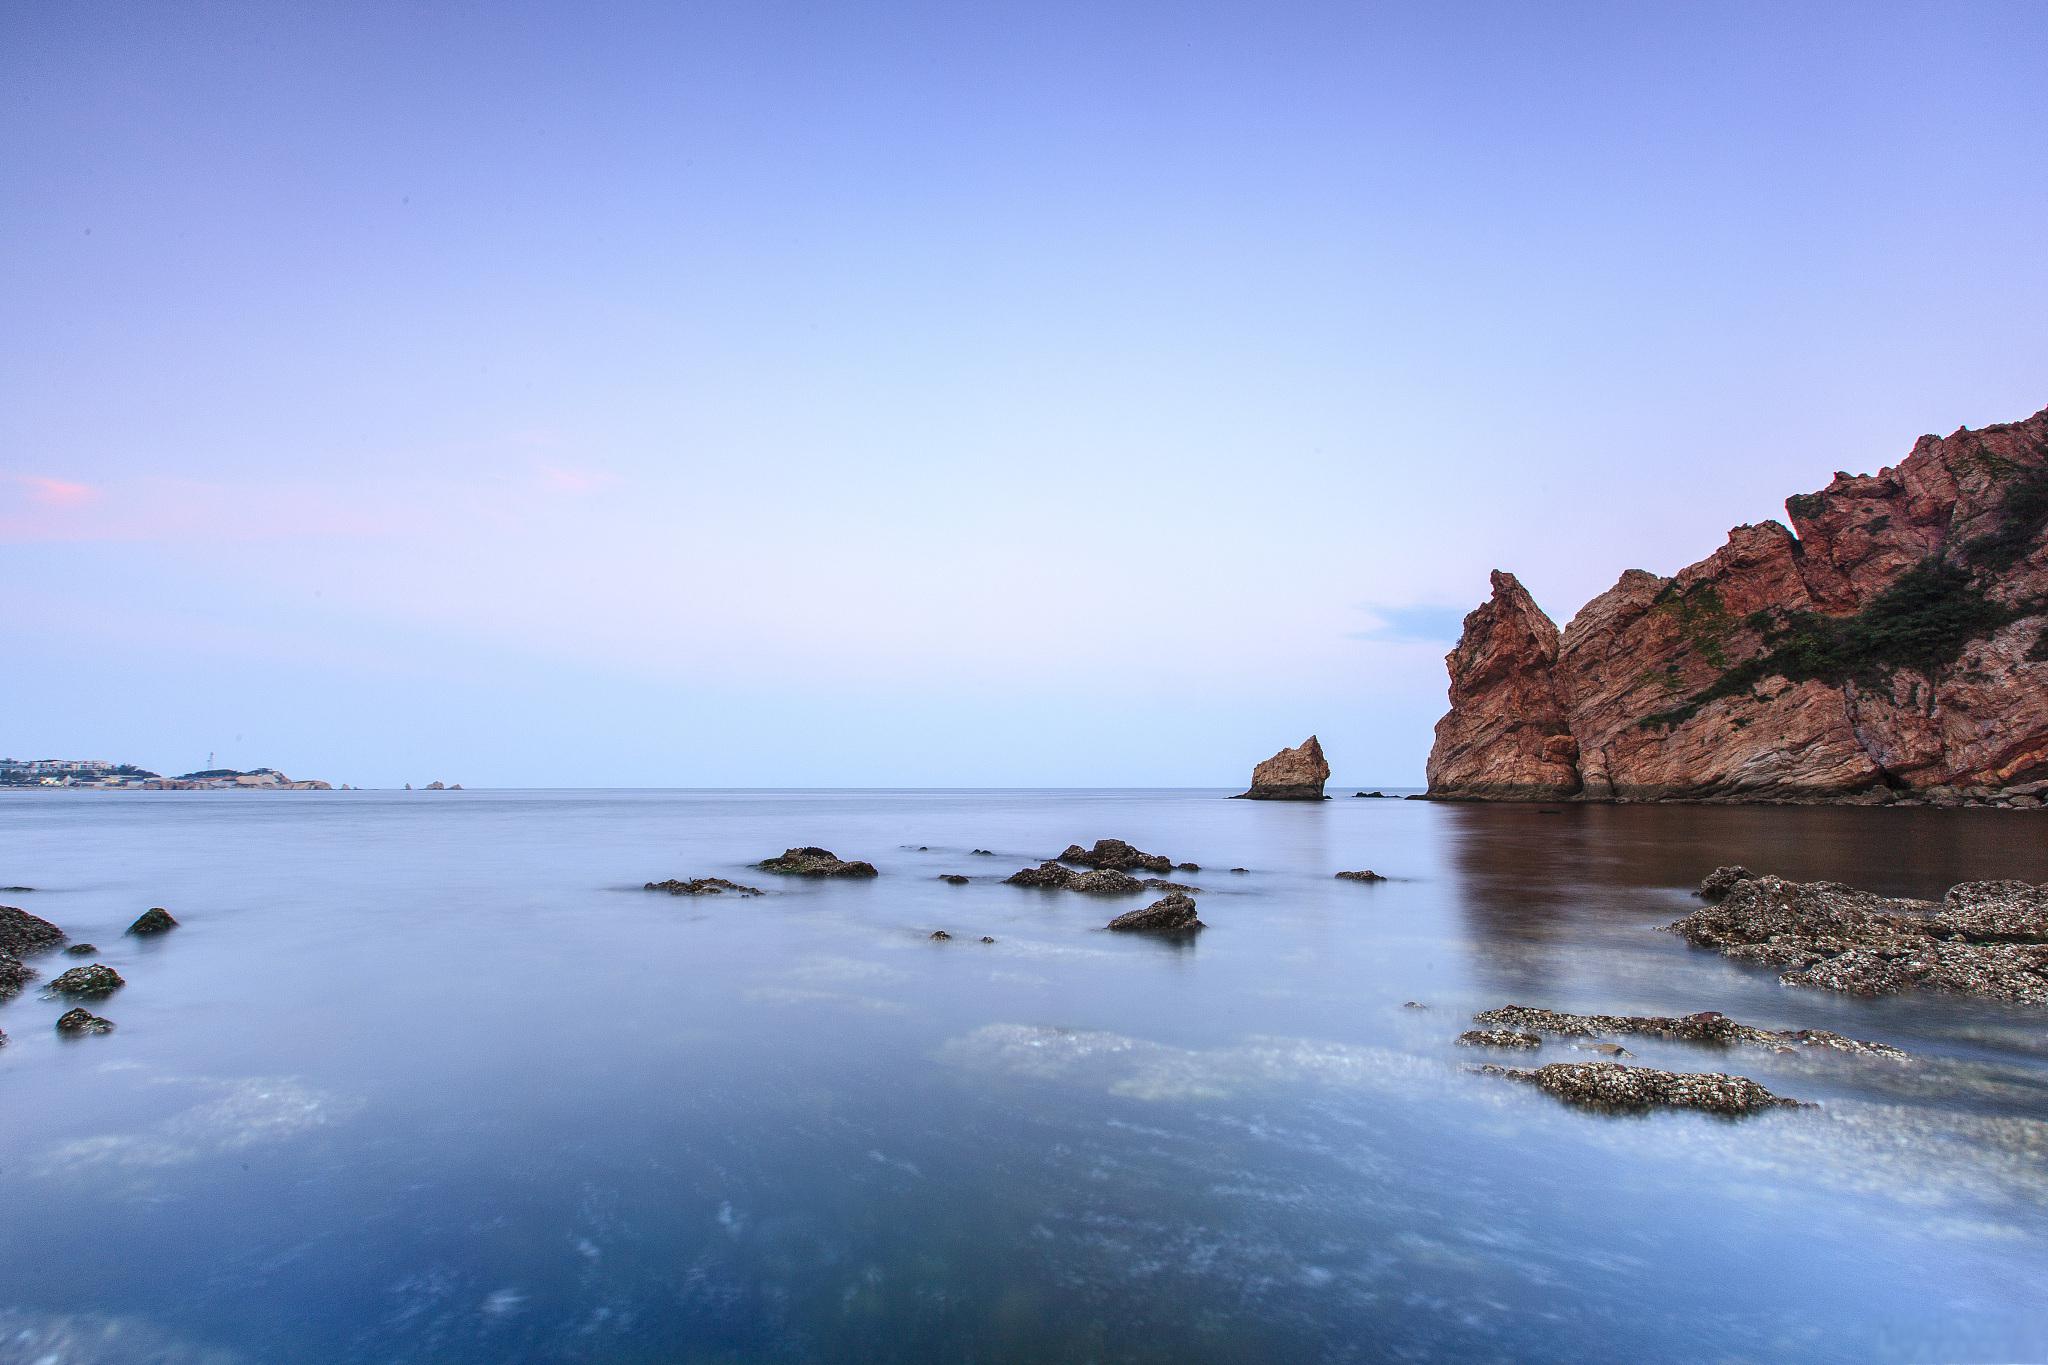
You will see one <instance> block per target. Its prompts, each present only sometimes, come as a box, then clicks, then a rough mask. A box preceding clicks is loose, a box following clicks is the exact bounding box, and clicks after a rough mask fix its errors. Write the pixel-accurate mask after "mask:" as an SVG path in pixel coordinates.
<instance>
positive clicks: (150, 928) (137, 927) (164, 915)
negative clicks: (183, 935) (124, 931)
mask: <svg viewBox="0 0 2048 1365" xmlns="http://www.w3.org/2000/svg"><path fill="white" fill-rule="evenodd" d="M177 927H178V922H177V921H176V920H174V919H172V918H171V912H170V911H168V910H166V909H164V908H163V907H162V906H161V905H153V906H151V907H150V908H149V909H147V910H145V911H143V912H142V913H141V914H140V915H137V916H136V917H135V923H133V924H131V925H129V926H128V932H129V933H131V934H141V935H148V934H162V933H168V932H169V931H170V930H172V929H175V928H177Z"/></svg>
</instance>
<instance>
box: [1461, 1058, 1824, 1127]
mask: <svg viewBox="0 0 2048 1365" xmlns="http://www.w3.org/2000/svg"><path fill="white" fill-rule="evenodd" d="M1474 1069H1475V1070H1477V1071H1478V1072H1480V1073H1481V1074H1482V1075H1487V1076H1502V1077H1505V1078H1506V1079H1508V1080H1511V1081H1521V1082H1522V1083H1524V1084H1526V1085H1533V1086H1535V1087H1536V1088H1537V1089H1539V1090H1541V1091H1543V1092H1544V1093H1545V1094H1548V1095H1555V1096H1556V1097H1557V1098H1558V1099H1561V1100H1563V1101H1564V1102H1565V1103H1567V1104H1574V1105H1578V1106H1580V1107H1581V1108H1585V1109H1599V1110H1605V1111H1607V1112H1609V1113H1624V1114H1626V1113H1640V1112H1642V1111H1645V1110H1649V1109H1699V1110H1703V1111H1704V1112H1706V1113H1709V1114H1723V1115H1727V1116H1729V1117H1731V1118H1733V1117H1740V1116H1742V1115H1744V1114H1756V1113H1761V1112H1763V1111H1764V1110H1766V1109H1800V1108H1805V1107H1806V1106H1804V1105H1803V1104H1801V1103H1800V1102H1799V1101H1798V1100H1792V1099H1786V1098H1785V1097H1784V1096H1782V1095H1774V1094H1772V1093H1771V1092H1770V1091H1769V1090H1767V1089H1765V1088H1764V1087H1763V1086H1762V1085H1760V1084H1759V1083H1757V1082H1756V1081H1753V1080H1751V1079H1750V1078H1749V1077H1747V1076H1727V1075H1723V1074H1721V1073H1720V1072H1717V1071H1709V1072H1690V1071H1659V1070H1657V1069H1656V1068H1655V1067H1648V1066H1623V1065H1622V1064H1621V1063H1619V1062H1551V1063H1549V1064H1548V1065H1546V1066H1539V1067H1537V1068H1536V1069H1535V1070H1533V1071H1523V1070H1519V1069H1517V1068H1515V1067H1507V1066H1495V1065H1493V1064H1491V1063H1489V1064H1487V1065H1485V1066H1481V1067H1476V1068H1474Z"/></svg>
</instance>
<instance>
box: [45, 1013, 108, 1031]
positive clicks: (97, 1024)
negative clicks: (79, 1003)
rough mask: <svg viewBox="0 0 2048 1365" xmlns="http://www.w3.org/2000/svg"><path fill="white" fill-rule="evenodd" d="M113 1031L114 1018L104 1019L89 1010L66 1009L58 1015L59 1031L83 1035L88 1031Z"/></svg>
mask: <svg viewBox="0 0 2048 1365" xmlns="http://www.w3.org/2000/svg"><path fill="white" fill-rule="evenodd" d="M113 1031H114V1021H113V1020H111V1019H102V1018H100V1017H99V1016H98V1015H97V1014H94V1013H92V1012H91V1011H89V1010H82V1009H73V1010H66V1011H65V1012H64V1013H63V1014H61V1015H59V1016H58V1017H57V1032H59V1033H69V1034H73V1035H83V1034H87V1033H112V1032H113Z"/></svg>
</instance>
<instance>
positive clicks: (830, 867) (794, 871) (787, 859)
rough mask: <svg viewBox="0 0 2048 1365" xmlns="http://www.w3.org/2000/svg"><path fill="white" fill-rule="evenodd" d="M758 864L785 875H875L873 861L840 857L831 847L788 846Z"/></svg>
mask: <svg viewBox="0 0 2048 1365" xmlns="http://www.w3.org/2000/svg"><path fill="white" fill-rule="evenodd" d="M758 866H759V867H760V869H761V870H762V871H763V872H775V873H779V874H781V875H782V876H785V877H872V876H875V875H876V873H875V865H874V864H873V863H863V862H852V861H849V860H847V859H845V858H842V857H840V856H839V855H838V854H836V853H834V852H833V851H832V850H831V849H829V848H816V847H809V846H807V847H804V848H787V849H784V850H783V851H782V856H780V857H777V858H765V859H763V860H762V861H761V862H760V863H759V864H758Z"/></svg>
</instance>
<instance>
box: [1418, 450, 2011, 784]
mask: <svg viewBox="0 0 2048 1365" xmlns="http://www.w3.org/2000/svg"><path fill="white" fill-rule="evenodd" d="M1785 507H1786V511H1787V513H1788V515H1789V518H1790V520H1791V523H1792V527H1793V528H1794V529H1796V531H1797V537H1796V538H1795V536H1794V534H1793V530H1788V529H1787V528H1786V527H1785V526H1784V525H1782V524H1780V523H1778V522H1776V521H1766V522H1764V523H1762V524H1761V525H1756V526H1740V527H1737V528H1736V529H1735V530H1734V531H1732V532H1730V534H1729V537H1728V541H1727V544H1725V545H1724V546H1722V547H1721V548H1720V549H1719V550H1716V551H1715V552H1714V553H1713V554H1711V555H1709V556H1708V557H1707V558H1705V559H1703V560H1701V561H1699V562H1698V563H1696V564H1693V565H1691V566H1689V567H1687V568H1685V569H1682V570H1680V571H1679V572H1678V574H1677V575H1676V576H1675V577H1671V578H1662V577H1659V576H1657V575H1655V574H1650V573H1645V572H1643V571H1642V570H1639V569H1631V570H1629V571H1628V572H1626V573H1624V574H1622V575H1621V578H1620V580H1619V581H1618V582H1617V583H1616V584H1615V586H1614V587H1612V588H1610V589H1609V590H1608V591H1607V592H1605V593H1603V594H1601V595H1600V596H1598V597H1596V598H1594V599H1593V600H1592V601H1591V602H1589V603H1587V604H1586V605H1585V606H1584V607H1583V608H1582V609H1581V610H1580V611H1579V613H1578V615H1577V616H1575V617H1573V618H1572V620H1571V622H1570V624H1569V625H1567V626H1566V627H1565V629H1564V630H1563V632H1562V633H1560V632H1559V631H1558V630H1557V629H1556V627H1555V626H1554V625H1553V624H1552V623H1551V621H1550V619H1549V618H1548V617H1546V616H1545V615H1544V614H1543V613H1542V611H1541V610H1539V609H1538V608H1537V606H1536V604H1535V602H1534V601H1533V600H1531V599H1530V597H1529V594H1528V593H1527V592H1526V591H1524V590H1523V588H1522V585H1521V584H1520V583H1518V582H1516V581H1515V579H1514V576H1513V575H1511V574H1505V573H1495V574H1494V575H1493V595H1492V598H1491V600H1490V601H1488V602H1487V603H1486V604H1485V605H1484V606H1482V607H1480V608H1479V609H1478V610H1476V611H1474V612H1473V613H1472V614H1471V615H1470V616H1468V617H1466V618H1465V629H1464V634H1463V637H1462V638H1461V639H1460V640H1459V642H1458V646H1457V648H1456V649H1455V650H1453V651H1452V652H1451V654H1450V655H1449V656H1448V657H1447V658H1446V660H1445V663H1446V665H1447V666H1448V668H1449V670H1450V704H1451V705H1450V712H1449V714H1447V715H1446V716H1445V717H1444V718H1443V719H1442V720H1441V721H1439V722H1438V723H1437V729H1436V744H1435V747H1434V748H1433V749H1432V750H1431V752H1430V758H1429V790H1430V794H1431V795H1433V796H1438V797H1453V798H1474V799H1494V800H1507V799H1523V800H1526V799H1532V798H1533V799H1543V800H1548V799H1555V798H1559V797H1566V796H1574V795H1576V796H1581V797H1583V798H1585V799H1595V800H1602V799H1612V798H1621V799H1632V800H1655V799H1664V798H1678V799H1707V800H1735V801H1777V800H1801V801H1817V800H1828V801H1841V800H1852V801H1859V802H1867V803H1879V802H1886V801H1893V800H1898V799H1901V798H1908V799H1915V798H1917V799H1925V800H1928V801H1931V802H1933V803H1935V804H1962V803H1963V802H1965V801H1969V800H1985V799H1993V798H1995V799H1999V800H2001V801H2002V802H2004V803H2006V804H2012V805H2016V806H2026V807H2029V808H2037V803H2038V801H2039V799H2040V795H2041V793H2042V791H2044V790H2048V787H2043V786H2042V783H2044V782H2048V514H2044V509H2048V410H2044V411H2042V412H2040V413H2036V414H2035V415H2034V416H2032V417H2029V418H2027V419H2026V420H2024V421H2021V422H2014V423H2008V424H2004V425H1999V426H1991V427H1986V428H1984V429H1983V430H1980V431H1970V430H1968V429H1963V430H1959V431H1957V432H1955V433H1954V434H1953V435H1951V436H1949V437H1947V438H1945V439H1944V438H1937V437H1934V436H1923V437H1922V438H1920V440H1919V442H1918V443H1917V444H1916V445H1915V446H1914V447H1913V451H1912V453H1911V454H1910V455H1908V456H1907V457H1906V458H1905V460H1903V461H1902V462H1901V463H1900V464H1899V465H1898V467H1897V468H1896V469H1883V470H1880V471H1879V472H1878V473H1876V474H1874V475H1862V476H1855V477H1852V476H1850V475H1847V474H1841V475H1837V476H1836V478H1835V480H1834V482H1833V483H1831V484H1829V485H1828V486H1827V487H1826V488H1825V489H1822V490H1821V491H1820V492H1817V493H1808V494H1802V495H1799V496H1796V497H1792V498H1789V499H1787V500H1786V503H1785Z"/></svg>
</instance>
